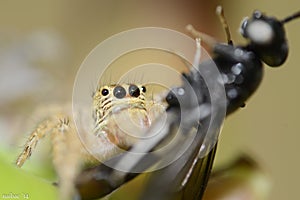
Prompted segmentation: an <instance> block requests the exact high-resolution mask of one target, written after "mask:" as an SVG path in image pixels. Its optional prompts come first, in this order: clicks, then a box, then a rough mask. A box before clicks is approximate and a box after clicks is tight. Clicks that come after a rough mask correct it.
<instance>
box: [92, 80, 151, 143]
mask: <svg viewBox="0 0 300 200" xmlns="http://www.w3.org/2000/svg"><path fill="white" fill-rule="evenodd" d="M145 93H146V88H145V86H142V85H136V84H118V85H106V86H102V87H101V88H100V89H98V90H97V91H96V92H95V94H94V96H93V109H94V120H95V134H96V135H106V136H105V137H108V138H109V139H110V141H111V142H113V143H115V144H117V145H121V146H123V145H125V146H128V144H131V142H130V141H132V140H131V139H132V138H131V139H130V137H129V136H132V137H138V136H137V135H134V134H136V133H140V132H143V131H142V130H144V129H145V128H148V127H149V126H150V123H151V121H150V120H151V119H150V118H151V117H150V116H149V113H148V111H147V102H146V97H145ZM120 143H122V144H120Z"/></svg>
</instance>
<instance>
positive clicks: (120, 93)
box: [113, 85, 126, 99]
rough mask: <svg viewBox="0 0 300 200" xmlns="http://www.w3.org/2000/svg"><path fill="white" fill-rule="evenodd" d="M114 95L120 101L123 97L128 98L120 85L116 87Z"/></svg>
mask: <svg viewBox="0 0 300 200" xmlns="http://www.w3.org/2000/svg"><path fill="white" fill-rule="evenodd" d="M113 93H114V96H115V97H117V98H118V99H122V98H123V97H125V96H126V90H125V89H124V88H123V87H122V86H120V85H118V86H116V87H115V89H114V91H113Z"/></svg>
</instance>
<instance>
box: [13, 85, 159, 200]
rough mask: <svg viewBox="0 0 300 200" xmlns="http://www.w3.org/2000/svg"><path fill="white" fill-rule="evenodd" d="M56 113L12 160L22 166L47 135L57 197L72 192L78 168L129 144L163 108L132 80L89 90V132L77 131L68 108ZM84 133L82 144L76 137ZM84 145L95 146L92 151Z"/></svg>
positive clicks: (101, 158)
mask: <svg viewBox="0 0 300 200" xmlns="http://www.w3.org/2000/svg"><path fill="white" fill-rule="evenodd" d="M57 110H58V111H57V113H56V114H55V115H53V116H49V117H48V118H47V119H45V120H43V121H42V122H40V123H39V124H38V126H37V127H36V129H35V130H33V131H32V133H31V134H30V136H29V138H28V140H27V142H26V144H25V147H24V150H23V151H22V152H21V154H20V155H19V157H18V159H17V161H16V164H17V166H18V167H22V165H23V164H24V163H25V161H26V160H27V159H28V158H29V157H30V156H31V154H32V152H33V151H34V149H35V148H36V145H37V143H38V142H39V140H41V139H42V138H43V137H45V136H46V135H51V140H52V146H53V147H52V149H53V150H52V152H53V153H52V154H53V165H54V167H55V170H56V172H57V175H58V178H59V188H60V198H61V199H69V198H71V197H72V196H73V195H74V191H75V189H74V180H75V178H76V176H77V175H78V173H79V172H80V171H81V169H82V168H83V167H84V166H85V165H87V164H89V165H91V164H93V163H99V161H98V160H97V158H98V159H100V160H106V159H108V158H111V157H112V156H114V155H116V154H118V153H120V152H121V151H122V150H127V149H128V148H130V147H131V146H132V145H133V144H134V143H135V142H136V141H137V138H139V137H140V136H142V135H133V134H137V133H139V134H142V133H143V132H144V131H145V130H146V129H147V128H148V127H149V126H150V125H151V123H152V122H153V120H154V119H155V118H156V117H157V116H158V115H160V114H161V113H162V112H163V111H164V106H163V105H162V104H160V103H156V102H155V101H154V100H152V99H151V100H148V98H147V96H146V87H145V86H142V85H136V84H120V85H117V84H116V85H106V86H102V87H100V88H99V89H97V90H96V92H95V93H94V94H93V106H92V115H93V119H94V128H93V130H92V133H90V132H89V133H87V132H86V133H85V134H83V135H82V134H81V135H80V137H81V138H80V137H79V135H78V134H77V130H76V128H75V124H74V121H73V119H72V117H71V116H72V115H71V109H70V108H61V109H60V108H58V109H57ZM82 137H84V144H83V142H82V141H81V140H80V139H83V138H82ZM84 145H89V146H90V147H95V151H94V152H93V155H92V154H91V153H90V152H89V151H88V150H87V149H86V148H85V146H84Z"/></svg>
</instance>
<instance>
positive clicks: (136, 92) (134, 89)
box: [128, 85, 140, 97]
mask: <svg viewBox="0 0 300 200" xmlns="http://www.w3.org/2000/svg"><path fill="white" fill-rule="evenodd" d="M128 92H129V95H130V96H132V97H138V96H140V89H139V88H138V87H137V86H136V85H130V86H129V91H128Z"/></svg>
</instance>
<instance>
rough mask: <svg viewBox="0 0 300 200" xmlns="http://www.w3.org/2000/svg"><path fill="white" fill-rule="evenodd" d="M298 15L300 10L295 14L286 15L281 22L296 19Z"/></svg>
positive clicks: (299, 15)
mask: <svg viewBox="0 0 300 200" xmlns="http://www.w3.org/2000/svg"><path fill="white" fill-rule="evenodd" d="M298 17H300V11H298V12H296V13H294V14H292V15H290V16H288V17H286V18H284V19H283V20H281V23H283V24H285V23H287V22H289V21H292V20H294V19H296V18H298Z"/></svg>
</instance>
